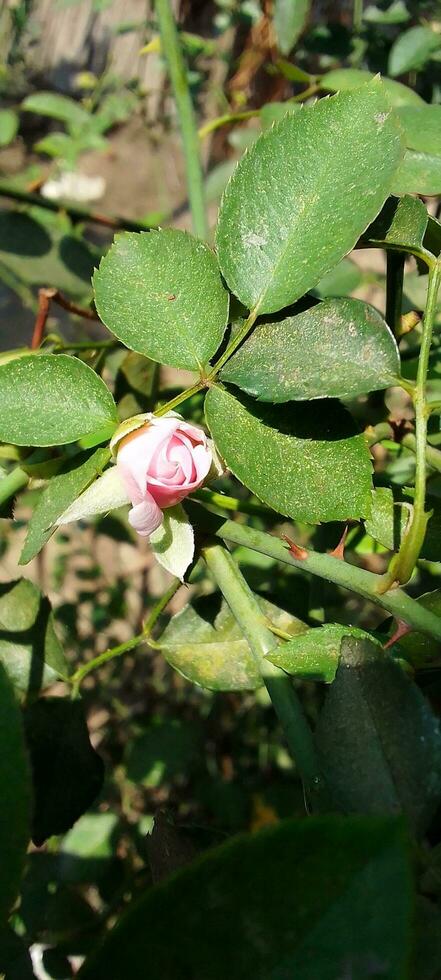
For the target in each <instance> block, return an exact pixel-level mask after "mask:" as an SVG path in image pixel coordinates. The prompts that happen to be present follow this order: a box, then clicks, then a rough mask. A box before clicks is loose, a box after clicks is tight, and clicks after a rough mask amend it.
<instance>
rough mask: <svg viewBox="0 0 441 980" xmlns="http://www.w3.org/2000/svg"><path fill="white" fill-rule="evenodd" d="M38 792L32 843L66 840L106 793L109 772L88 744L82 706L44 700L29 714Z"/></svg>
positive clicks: (27, 723)
mask: <svg viewBox="0 0 441 980" xmlns="http://www.w3.org/2000/svg"><path fill="white" fill-rule="evenodd" d="M24 721H25V730H26V740H27V744H28V749H29V754H30V758H31V768H32V779H33V787H34V812H33V820H32V840H33V841H34V844H36V845H37V847H40V846H41V844H43V843H44V841H45V840H46V839H47V838H48V837H52V835H53V834H64V833H65V831H66V830H69V828H70V827H72V824H74V823H75V821H76V820H78V817H80V816H81V815H82V814H83V813H84V811H85V810H87V809H88V808H89V807H90V806H91V805H92V803H93V801H94V800H95V798H96V796H97V795H98V793H99V792H100V790H101V787H102V783H103V776H104V766H103V762H102V760H101V758H100V756H99V755H98V754H97V753H96V752H95V750H94V749H93V748H92V746H91V744H90V740H89V733H88V730H87V725H86V720H85V716H84V708H83V705H82V703H81V701H78V700H77V701H70V700H68V699H65V698H40V699H39V700H38V701H35V702H34V703H33V704H29V705H27V707H26V708H25V712H24Z"/></svg>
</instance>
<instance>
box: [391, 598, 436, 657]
mask: <svg viewBox="0 0 441 980" xmlns="http://www.w3.org/2000/svg"><path fill="white" fill-rule="evenodd" d="M417 602H418V603H419V604H420V605H421V606H423V608H424V609H428V610H429V612H432V613H435V614H436V615H437V616H441V589H436V590H435V592H425V593H424V595H420V596H418V599H417ZM398 649H399V650H401V651H403V652H404V654H405V657H406V659H407V660H409V661H410V663H412V664H414V666H415V667H417V668H418V667H424V665H425V664H430V663H437V662H438V661H439V659H440V645H439V642H438V640H433V639H432V637H431V636H426V635H425V634H424V633H417V632H414V631H412V632H411V633H408V634H407V635H406V636H403V637H402V638H401V639H400V641H399V644H398Z"/></svg>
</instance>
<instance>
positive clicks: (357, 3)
mask: <svg viewBox="0 0 441 980" xmlns="http://www.w3.org/2000/svg"><path fill="white" fill-rule="evenodd" d="M352 27H353V30H354V34H360V33H361V29H362V27H363V0H353V6H352Z"/></svg>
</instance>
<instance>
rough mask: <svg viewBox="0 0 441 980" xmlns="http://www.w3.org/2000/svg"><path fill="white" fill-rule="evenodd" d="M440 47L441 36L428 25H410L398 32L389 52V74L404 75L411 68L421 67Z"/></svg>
mask: <svg viewBox="0 0 441 980" xmlns="http://www.w3.org/2000/svg"><path fill="white" fill-rule="evenodd" d="M440 47H441V37H440V35H439V34H435V32H434V31H432V30H431V29H430V27H425V26H418V27H410V28H409V30H407V31H404V32H403V33H402V34H399V35H398V37H397V39H396V41H394V43H393V45H392V47H391V50H390V53H389V63H388V72H389V75H392V76H395V75H404V73H405V72H407V71H412V69H414V70H415V69H416V70H418V69H419V68H423V67H424V65H425V63H426V61H428V60H429V58H430V56H431V54H433V52H434V51H436V50H437V49H438V48H440Z"/></svg>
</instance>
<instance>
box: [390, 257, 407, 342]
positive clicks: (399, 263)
mask: <svg viewBox="0 0 441 980" xmlns="http://www.w3.org/2000/svg"><path fill="white" fill-rule="evenodd" d="M404 262H405V255H404V253H403V252H386V265H387V275H386V323H388V324H389V326H390V329H391V330H392V333H393V334H394V336H395V337H398V336H399V332H400V326H401V308H402V301H403V278H404Z"/></svg>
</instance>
